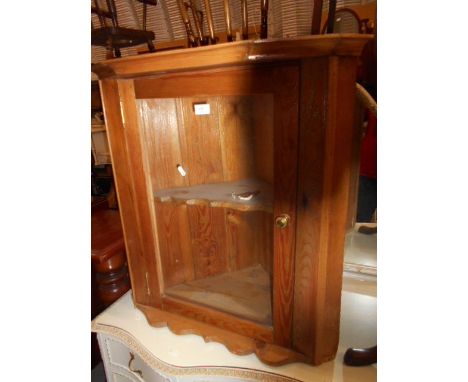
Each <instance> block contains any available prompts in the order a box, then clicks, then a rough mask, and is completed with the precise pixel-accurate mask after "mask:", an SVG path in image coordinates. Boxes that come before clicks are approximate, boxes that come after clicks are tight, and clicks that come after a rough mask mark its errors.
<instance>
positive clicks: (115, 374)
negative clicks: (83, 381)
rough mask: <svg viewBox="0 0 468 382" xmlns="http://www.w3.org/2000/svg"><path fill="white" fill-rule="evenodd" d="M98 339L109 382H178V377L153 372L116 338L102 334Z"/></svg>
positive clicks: (136, 354)
mask: <svg viewBox="0 0 468 382" xmlns="http://www.w3.org/2000/svg"><path fill="white" fill-rule="evenodd" d="M98 339H99V346H100V347H101V353H102V359H103V361H104V367H105V370H106V376H107V379H108V381H109V382H110V381H112V382H121V381H122V382H123V381H126V382H128V381H135V382H142V381H144V382H177V378H176V377H170V376H165V375H163V374H161V373H158V372H157V371H155V370H153V369H152V368H151V367H150V366H149V365H148V364H147V363H146V362H145V361H143V359H142V358H141V357H140V355H139V354H138V353H136V352H135V351H133V350H131V349H129V348H128V347H127V346H126V345H125V344H123V343H122V342H120V341H119V340H117V339H115V338H114V337H111V336H106V335H102V334H100V335H99V336H98Z"/></svg>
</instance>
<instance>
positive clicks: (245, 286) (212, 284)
mask: <svg viewBox="0 0 468 382" xmlns="http://www.w3.org/2000/svg"><path fill="white" fill-rule="evenodd" d="M270 289H271V285H270V275H269V274H268V273H267V272H266V271H265V270H264V269H263V268H262V267H261V265H255V266H251V267H249V268H245V269H242V270H238V271H234V272H228V273H223V274H221V275H217V276H211V277H207V278H204V279H199V280H194V281H190V282H187V283H184V284H180V285H176V286H173V287H171V288H166V294H167V295H169V296H173V297H177V298H180V299H183V300H185V301H189V302H191V303H193V304H197V305H201V306H205V307H208V308H212V309H216V310H217V311H220V312H225V313H230V314H232V315H234V316H236V317H240V318H242V319H247V320H249V321H253V322H257V323H258V324H261V325H265V326H268V327H271V301H270V300H271V291H270ZM271 338H273V337H271Z"/></svg>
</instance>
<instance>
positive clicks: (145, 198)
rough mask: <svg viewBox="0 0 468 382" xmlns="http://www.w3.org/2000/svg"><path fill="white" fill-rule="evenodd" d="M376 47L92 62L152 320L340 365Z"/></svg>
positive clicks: (192, 53) (266, 356)
mask: <svg viewBox="0 0 468 382" xmlns="http://www.w3.org/2000/svg"><path fill="white" fill-rule="evenodd" d="M369 39H370V37H369V36H366V35H324V36H307V37H303V38H297V39H287V40H286V39H281V40H261V41H241V42H236V43H228V44H219V45H214V46H208V47H201V48H196V49H185V50H175V51H171V52H162V53H152V54H145V55H142V56H137V57H128V58H122V59H115V60H109V61H104V62H102V63H99V64H96V65H94V66H93V71H94V72H95V73H96V74H97V75H98V76H99V80H100V87H101V93H102V101H103V108H104V114H105V119H106V124H107V129H108V137H109V143H110V150H111V156H112V163H113V164H114V175H115V182H116V187H117V194H118V199H119V205H120V209H121V217H122V225H123V230H124V236H125V243H126V249H127V256H128V263H129V269H130V276H131V281H132V286H133V299H134V303H135V305H136V307H138V308H139V309H141V310H142V311H143V312H144V314H145V316H146V317H147V319H148V321H149V323H150V324H152V325H154V326H166V325H167V326H168V327H169V328H170V329H171V330H172V331H173V332H175V333H178V334H186V333H193V334H198V335H201V336H203V337H204V338H205V340H207V341H218V342H221V343H223V344H224V345H225V346H226V347H227V348H228V349H229V350H230V351H231V352H233V353H235V354H250V353H255V354H256V355H257V356H258V357H259V358H260V359H261V360H262V361H263V362H265V363H267V364H270V365H278V364H284V363H287V362H295V361H301V362H308V363H312V364H320V363H322V362H325V361H328V360H331V359H333V358H334V356H335V353H336V350H337V346H338V339H339V326H340V301H341V282H342V271H343V250H344V236H345V229H346V219H347V211H348V202H349V190H350V179H351V177H352V175H353V174H352V173H351V172H352V170H351V168H352V166H351V164H350V163H351V156H352V142H351V141H352V139H353V118H354V116H353V114H354V113H353V110H354V103H355V74H356V64H357V60H358V56H359V54H360V52H361V50H362V48H363V46H364V44H365V43H366V42H367V41H368V40H369Z"/></svg>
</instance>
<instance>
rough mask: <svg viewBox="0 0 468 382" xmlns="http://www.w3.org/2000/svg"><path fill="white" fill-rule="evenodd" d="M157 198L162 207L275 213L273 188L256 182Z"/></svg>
mask: <svg viewBox="0 0 468 382" xmlns="http://www.w3.org/2000/svg"><path fill="white" fill-rule="evenodd" d="M154 197H155V199H156V200H157V201H159V202H162V203H173V202H183V203H186V204H188V205H197V204H202V205H205V204H208V205H209V206H210V207H220V208H231V209H236V210H238V211H266V212H271V211H272V209H273V189H272V186H271V184H268V183H265V182H261V181H258V180H256V179H243V180H240V181H236V182H222V183H211V184H200V185H197V186H192V187H177V188H169V189H165V190H161V191H157V192H155V193H154Z"/></svg>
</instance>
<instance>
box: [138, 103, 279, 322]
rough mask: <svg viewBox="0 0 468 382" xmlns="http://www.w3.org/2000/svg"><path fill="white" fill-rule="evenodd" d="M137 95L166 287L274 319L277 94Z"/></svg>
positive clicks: (170, 292) (169, 292) (260, 319)
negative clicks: (174, 96) (274, 132)
mask: <svg viewBox="0 0 468 382" xmlns="http://www.w3.org/2000/svg"><path fill="white" fill-rule="evenodd" d="M137 102H138V107H139V111H140V123H141V126H142V131H143V140H144V145H145V147H144V148H145V151H146V156H147V169H148V171H149V172H150V174H151V179H152V188H153V192H154V206H155V214H156V220H157V230H158V241H159V250H160V254H161V263H162V264H161V265H162V272H163V276H164V293H165V294H166V295H169V296H172V297H176V298H178V299H180V300H187V301H190V302H191V303H196V304H199V305H203V306H208V307H210V308H213V309H217V310H220V311H223V312H227V313H230V314H233V315H235V316H239V317H242V318H246V319H249V320H251V321H255V322H258V323H262V324H265V325H271V324H272V311H271V295H272V292H271V288H272V267H273V224H272V222H273V216H272V212H273V96H272V95H271V94H257V95H242V96H217V97H196V98H177V99H142V100H138V101H137Z"/></svg>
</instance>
